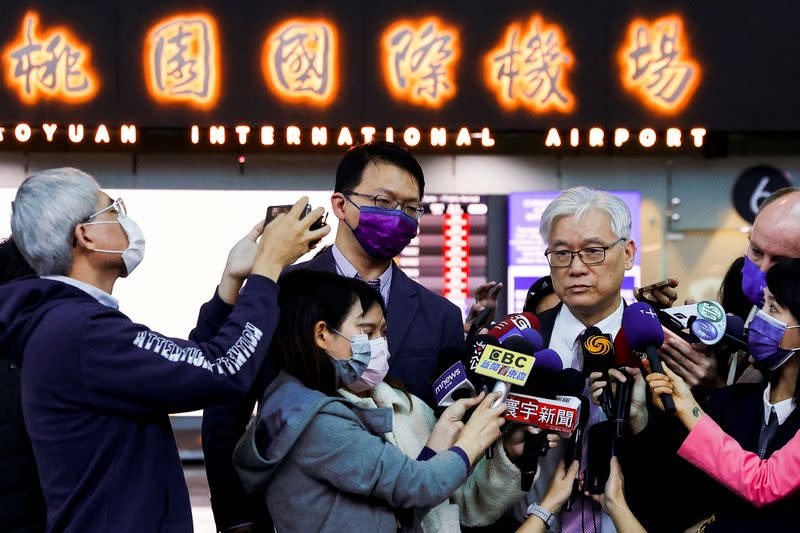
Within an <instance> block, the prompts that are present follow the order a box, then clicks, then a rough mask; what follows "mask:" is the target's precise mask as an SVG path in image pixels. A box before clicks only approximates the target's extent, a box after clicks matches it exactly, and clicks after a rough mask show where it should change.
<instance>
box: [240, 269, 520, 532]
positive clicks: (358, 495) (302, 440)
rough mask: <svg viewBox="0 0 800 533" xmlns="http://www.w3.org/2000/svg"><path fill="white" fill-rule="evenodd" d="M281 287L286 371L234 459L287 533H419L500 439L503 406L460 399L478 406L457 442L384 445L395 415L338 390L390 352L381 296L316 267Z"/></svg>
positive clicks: (276, 348)
mask: <svg viewBox="0 0 800 533" xmlns="http://www.w3.org/2000/svg"><path fill="white" fill-rule="evenodd" d="M280 291H281V292H280V297H279V302H278V303H279V307H280V312H281V316H280V319H279V324H278V329H277V332H276V337H275V342H274V344H273V353H274V355H275V356H276V357H277V358H278V361H279V366H280V368H281V372H280V374H279V375H278V377H277V378H276V379H275V380H274V381H273V382H272V383H271V385H270V386H269V387H268V388H267V390H266V393H265V395H264V400H263V403H262V407H261V410H260V412H259V414H258V417H257V418H256V419H255V420H254V421H253V422H252V423H251V425H250V427H249V428H248V431H247V433H246V434H245V436H244V437H243V439H242V440H241V441H240V442H239V445H238V446H237V449H236V452H235V454H234V463H235V465H236V467H237V470H238V472H239V475H240V477H241V478H242V481H243V483H244V485H245V487H246V488H247V489H248V490H249V491H250V492H254V493H259V494H263V497H264V498H265V500H266V503H267V507H268V508H269V512H270V515H271V516H272V519H273V521H274V522H275V526H276V529H277V530H278V531H281V532H286V531H303V532H305V531H345V530H347V531H390V532H396V531H398V529H400V530H403V531H415V530H420V529H421V526H420V523H421V520H422V518H423V516H424V515H425V514H426V513H427V512H428V510H430V509H431V508H433V507H435V506H437V505H439V504H440V503H442V502H444V501H445V500H446V499H447V498H449V497H450V496H451V495H452V494H453V493H455V492H456V490H457V489H458V488H459V487H460V486H461V485H462V484H464V482H465V481H466V479H467V476H468V474H469V472H470V470H471V469H472V465H473V464H475V462H476V461H477V459H478V458H479V457H481V456H482V453H483V451H484V450H485V449H486V448H487V447H488V446H489V445H490V444H491V443H493V442H494V441H495V440H497V439H498V438H499V437H500V426H501V425H502V424H503V419H502V413H503V411H504V410H505V405H501V406H500V407H497V408H492V407H491V405H492V403H493V401H494V400H495V399H496V398H497V396H496V395H494V394H492V395H489V396H487V397H485V398H484V397H482V396H479V397H478V398H477V399H476V400H471V401H469V400H461V402H467V403H466V405H467V406H470V405H474V404H477V403H480V405H479V406H478V407H477V408H476V409H475V411H474V412H473V414H472V416H471V418H470V420H469V422H467V423H466V424H465V425H464V426H463V430H462V431H461V432H460V435H455V436H454V439H453V440H455V442H454V443H452V445H450V446H449V447H448V448H447V449H444V450H442V451H440V452H439V453H435V454H434V453H431V451H430V450H429V451H428V452H426V453H424V454H420V456H419V457H418V458H417V459H414V458H411V457H408V456H407V455H406V454H404V453H403V452H402V451H401V450H400V449H398V448H397V447H396V446H394V445H393V444H391V443H390V442H388V441H387V439H386V434H387V433H390V432H391V431H392V430H393V427H392V420H393V413H392V410H391V409H387V408H365V407H362V406H359V405H357V404H356V403H354V402H353V401H350V400H348V399H346V398H344V397H342V396H341V395H339V394H338V393H337V390H339V389H344V388H350V387H353V386H354V385H356V384H357V383H358V382H359V380H360V379H362V377H363V376H364V371H365V370H366V369H367V367H368V366H369V363H370V361H371V359H372V358H373V357H383V356H384V354H385V342H386V341H385V338H384V337H383V335H384V333H385V321H384V319H383V306H382V304H379V305H375V304H376V302H381V300H380V295H379V294H378V293H377V291H375V290H374V289H371V288H369V287H368V286H367V285H366V284H365V283H364V282H362V281H358V280H355V279H348V278H343V277H340V276H337V275H335V274H331V273H326V272H314V271H295V272H292V273H289V274H287V275H285V276H284V277H283V278H282V279H281V282H280ZM357 388H358V387H357V385H356V389H357ZM462 409H463V407H462ZM433 433H434V434H436V433H437V430H436V429H435V428H434V431H433ZM432 438H434V437H432ZM436 438H441V435H439V436H437V437H436ZM451 442H452V441H451ZM425 459H427V460H425Z"/></svg>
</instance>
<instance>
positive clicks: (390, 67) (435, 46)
mask: <svg viewBox="0 0 800 533" xmlns="http://www.w3.org/2000/svg"><path fill="white" fill-rule="evenodd" d="M382 47H383V68H384V72H385V75H386V76H385V77H386V83H387V85H388V87H389V90H390V92H391V93H392V94H393V95H394V96H395V97H397V98H399V99H401V100H405V101H407V102H410V103H412V104H415V105H423V106H428V107H440V106H441V105H442V104H443V103H444V102H445V101H446V100H448V99H450V98H452V97H453V96H454V95H455V94H456V81H455V67H456V62H457V60H458V56H459V42H458V33H457V32H456V30H455V29H453V28H451V27H448V26H445V25H444V24H442V23H441V22H440V21H439V20H438V19H436V18H429V19H425V20H422V21H420V22H412V21H400V22H398V23H395V24H393V25H392V26H390V27H389V28H388V29H387V30H386V31H385V32H384V34H383V39H382Z"/></svg>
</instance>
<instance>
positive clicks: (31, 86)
mask: <svg viewBox="0 0 800 533" xmlns="http://www.w3.org/2000/svg"><path fill="white" fill-rule="evenodd" d="M3 60H4V61H5V65H4V70H5V78H6V83H7V84H8V85H9V86H10V87H12V88H13V89H14V90H15V91H16V92H17V94H18V95H19V96H20V98H21V99H22V101H24V102H25V103H28V104H33V103H36V102H37V101H39V100H40V99H41V98H46V99H54V100H62V101H64V102H70V103H81V102H86V101H88V100H91V99H92V98H93V97H94V95H95V94H96V93H97V87H98V81H97V76H96V74H95V73H94V71H93V69H92V67H91V61H90V51H89V47H88V46H87V45H86V44H84V43H82V42H80V41H79V40H78V38H77V37H75V36H74V35H73V34H72V33H71V32H70V31H69V30H68V29H66V28H63V27H55V28H52V29H50V30H49V31H48V30H43V31H42V32H41V33H40V32H39V15H38V14H37V13H34V12H30V11H29V12H28V13H26V14H25V17H24V19H23V21H22V25H21V29H20V33H19V36H18V37H17V40H16V41H14V42H13V43H11V44H10V45H9V46H8V47H6V49H5V50H4V51H3Z"/></svg>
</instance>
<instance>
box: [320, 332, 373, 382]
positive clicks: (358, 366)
mask: <svg viewBox="0 0 800 533" xmlns="http://www.w3.org/2000/svg"><path fill="white" fill-rule="evenodd" d="M330 329H331V331H333V332H334V333H336V334H337V335H339V336H340V337H342V338H343V339H346V340H348V341H350V349H351V350H352V352H353V355H352V356H351V357H350V358H349V359H337V358H335V357H333V356H332V355H331V354H328V357H330V358H331V362H332V363H333V368H334V371H335V372H336V388H337V389H341V388H342V387H347V386H348V385H350V384H352V383H355V381H356V380H358V378H360V377H361V374H363V373H364V370H366V369H367V366H368V365H369V360H370V358H371V357H372V347H371V346H370V343H369V335H367V334H366V333H359V334H357V335H353V336H352V337H350V338H349V339H348V338H347V337H345V336H344V335H343V334H342V333H341V332H340V331H337V330H336V329H334V328H330Z"/></svg>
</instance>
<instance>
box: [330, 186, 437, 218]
mask: <svg viewBox="0 0 800 533" xmlns="http://www.w3.org/2000/svg"><path fill="white" fill-rule="evenodd" d="M342 194H344V195H345V196H350V195H352V196H359V197H361V198H367V199H369V200H372V203H373V204H374V205H375V207H378V208H380V209H387V210H392V209H400V210H402V211H403V213H405V214H406V215H408V216H410V217H413V218H416V219H417V220H419V219H420V218H422V215H424V214H425V208H424V207H422V206H421V205H420V204H418V203H410V204H404V203H403V202H398V201H397V200H395V199H394V198H390V197H389V196H386V195H384V194H364V193H360V192H354V191H347V192H344V193H342Z"/></svg>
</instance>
